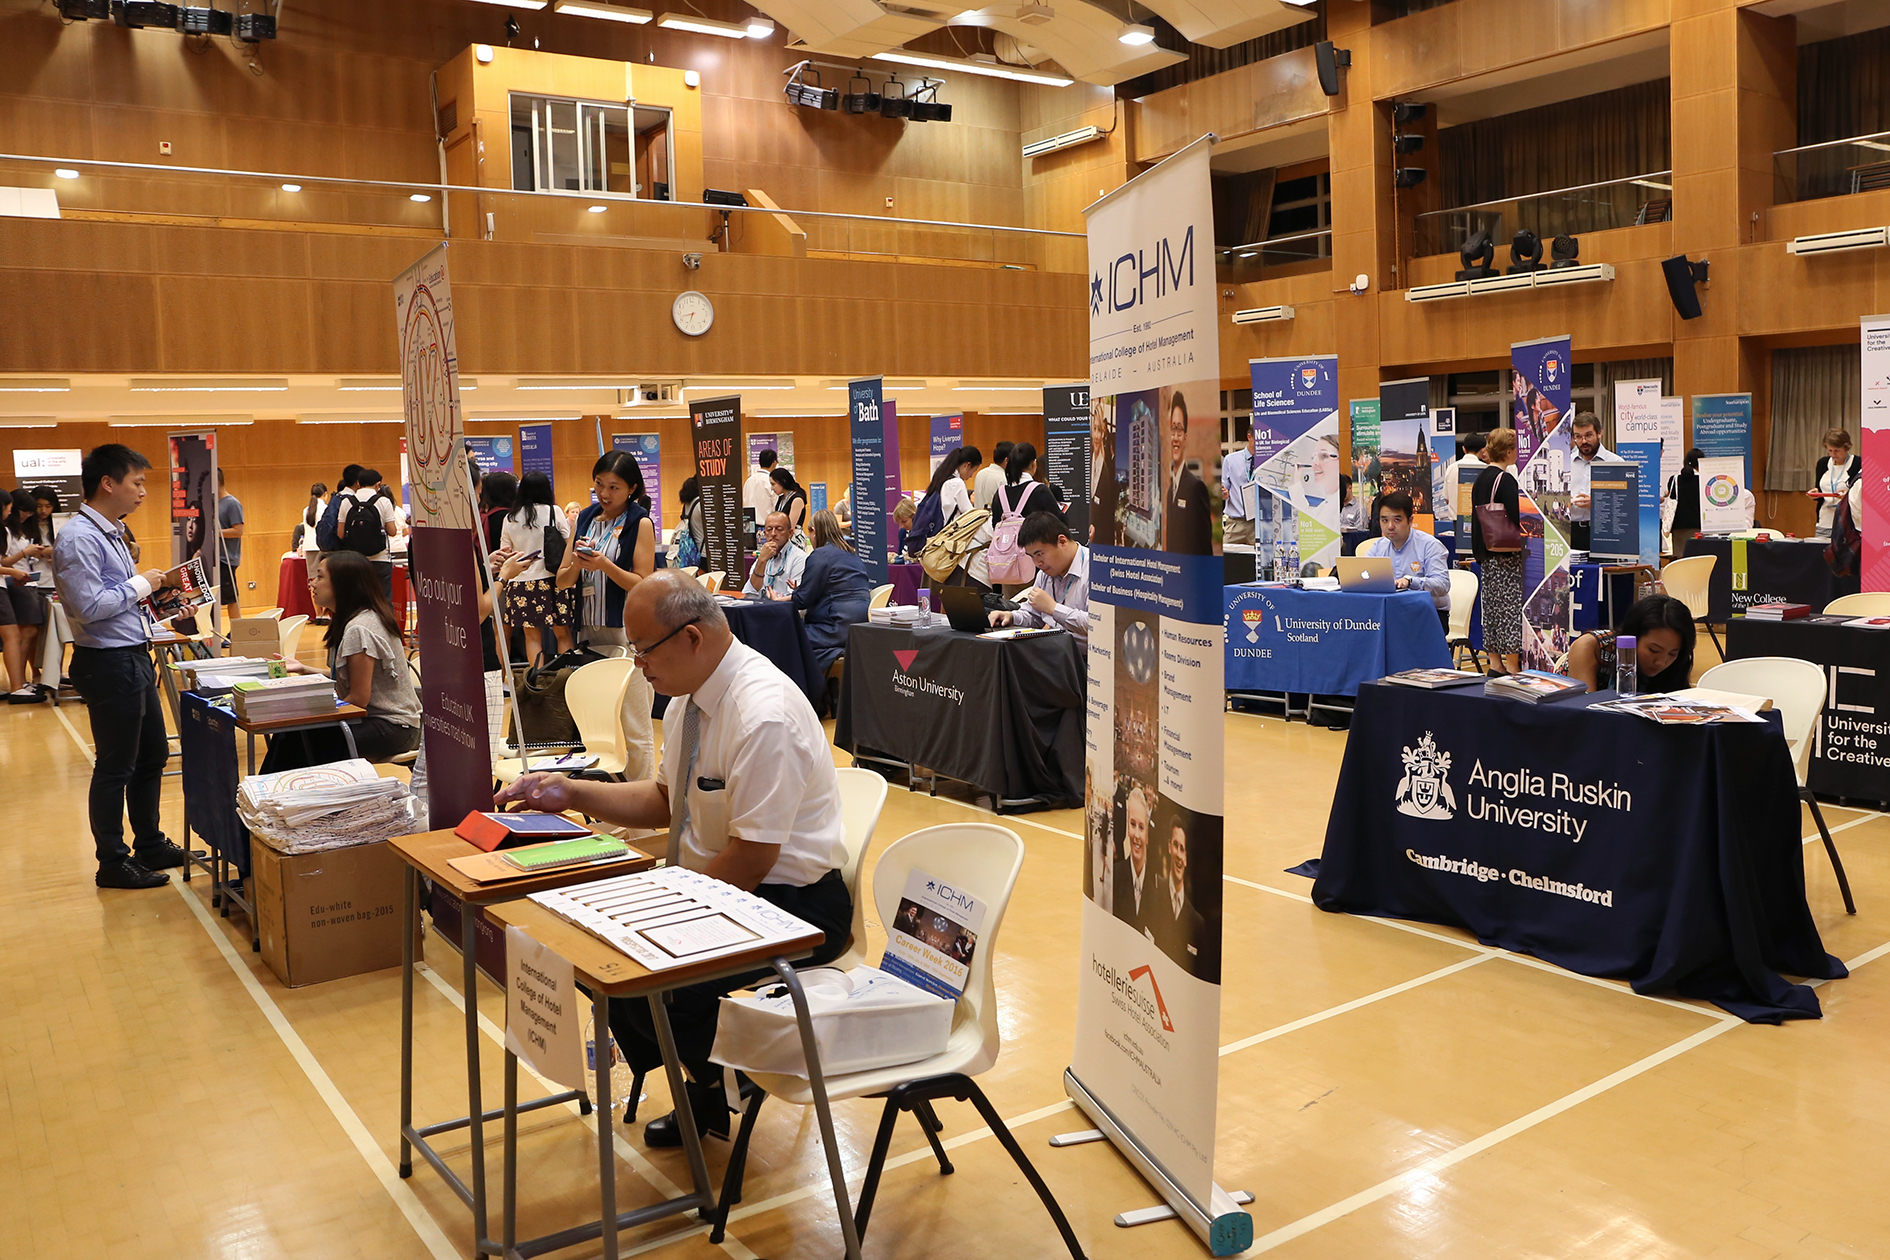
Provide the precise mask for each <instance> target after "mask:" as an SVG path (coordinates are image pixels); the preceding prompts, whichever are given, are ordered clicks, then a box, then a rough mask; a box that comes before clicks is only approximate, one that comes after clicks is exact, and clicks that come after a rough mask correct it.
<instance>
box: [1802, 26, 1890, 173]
mask: <svg viewBox="0 0 1890 1260" xmlns="http://www.w3.org/2000/svg"><path fill="white" fill-rule="evenodd" d="M1886 130H1890V26H1885V27H1879V28H1878V29H1876V30H1874V31H1864V32H1862V33H1860V34H1857V35H1846V36H1845V37H1844V38H1842V39H1827V40H1823V41H1822V42H1820V43H1816V44H1806V45H1804V46H1803V47H1802V48H1800V49H1799V50H1798V143H1799V144H1823V143H1824V142H1825V141H1827V140H1844V139H1847V138H1849V137H1851V136H1866V135H1870V134H1872V133H1873V132H1878V131H1886Z"/></svg>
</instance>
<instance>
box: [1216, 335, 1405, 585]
mask: <svg viewBox="0 0 1890 1260" xmlns="http://www.w3.org/2000/svg"><path fill="white" fill-rule="evenodd" d="M1338 368H1339V360H1338V359H1337V358H1335V357H1334V356H1332V355H1317V356H1314V357H1312V358H1304V359H1252V360H1249V361H1248V364H1247V372H1248V375H1249V377H1251V379H1252V381H1253V431H1254V461H1255V464H1254V483H1255V484H1256V485H1257V486H1258V488H1259V493H1258V494H1256V495H1255V496H1254V498H1255V503H1254V522H1253V549H1254V563H1255V565H1256V566H1258V569H1259V572H1260V574H1261V575H1262V576H1265V577H1272V578H1275V579H1284V578H1289V577H1297V576H1299V571H1300V566H1301V565H1303V564H1305V563H1306V562H1307V561H1308V560H1312V561H1316V562H1318V563H1319V564H1320V565H1321V566H1326V565H1330V564H1331V563H1332V562H1333V560H1334V559H1336V558H1337V557H1338V554H1339V509H1340V508H1341V507H1343V506H1345V505H1344V503H1343V502H1341V500H1340V498H1339V474H1340V473H1341V472H1342V471H1343V469H1341V467H1340V461H1339V375H1338ZM1372 406H1373V409H1374V418H1375V415H1376V408H1377V404H1376V403H1374V404H1372ZM1355 423H1356V421H1355ZM1372 436H1373V445H1372V459H1373V462H1374V464H1376V461H1377V458H1378V450H1377V427H1376V425H1375V424H1374V426H1373V435H1372ZM1354 437H1355V439H1356V430H1354ZM1354 449H1355V450H1356V449H1358V448H1356V447H1355V448H1354Z"/></svg>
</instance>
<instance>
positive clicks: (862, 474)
mask: <svg viewBox="0 0 1890 1260" xmlns="http://www.w3.org/2000/svg"><path fill="white" fill-rule="evenodd" d="M884 383H885V382H884V381H882V380H881V379H880V378H879V377H877V376H873V377H867V378H865V379H862V380H857V381H848V382H847V415H848V417H849V420H848V423H849V425H850V426H851V428H852V437H853V550H854V552H855V553H856V554H858V556H859V557H860V563H861V564H862V565H864V566H865V567H866V577H867V580H868V581H870V582H871V583H873V585H875V586H878V585H880V584H881V583H883V582H884V581H885V580H886V539H887V537H888V535H887V533H886V523H887V517H886V514H887V511H888V510H889V507H890V500H889V499H888V498H887V494H886V464H887V457H886V412H885V409H884V407H883V406H882V403H883V402H884V398H883V396H882V386H883V385H884Z"/></svg>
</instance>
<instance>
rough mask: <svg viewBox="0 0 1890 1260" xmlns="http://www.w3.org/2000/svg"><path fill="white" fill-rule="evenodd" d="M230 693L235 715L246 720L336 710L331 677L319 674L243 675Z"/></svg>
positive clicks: (333, 685) (322, 714)
mask: <svg viewBox="0 0 1890 1260" xmlns="http://www.w3.org/2000/svg"><path fill="white" fill-rule="evenodd" d="M230 696H231V700H232V703H233V705H234V708H235V710H236V716H237V717H239V718H241V719H243V720H244V721H245V722H276V721H281V720H283V719H285V718H305V717H325V716H327V715H328V714H330V713H333V712H334V711H335V683H334V680H333V679H331V678H328V677H326V676H324V675H322V674H297V675H295V676H293V677H289V678H244V679H242V680H240V681H239V682H237V684H236V686H235V687H234V688H233V689H232V690H231V692H230Z"/></svg>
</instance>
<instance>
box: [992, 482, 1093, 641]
mask: <svg viewBox="0 0 1890 1260" xmlns="http://www.w3.org/2000/svg"><path fill="white" fill-rule="evenodd" d="M1017 543H1018V545H1019V546H1021V547H1022V548H1023V549H1024V554H1025V555H1027V556H1029V557H1030V560H1031V563H1032V564H1034V565H1036V566H1037V577H1036V579H1035V580H1034V581H1033V582H1032V583H1031V585H1030V589H1029V590H1027V591H1025V592H1024V602H1023V603H1022V604H1021V605H1019V606H1018V607H1016V608H1014V609H1007V610H1004V611H1001V612H993V613H992V614H991V615H990V621H991V624H992V625H994V626H1055V627H1058V628H1059V629H1063V630H1068V631H1069V632H1070V633H1071V634H1072V635H1075V636H1076V645H1077V647H1079V648H1081V649H1083V650H1085V651H1087V650H1088V649H1089V548H1088V547H1085V546H1083V545H1082V544H1080V543H1078V542H1077V541H1076V540H1075V539H1074V538H1072V537H1070V527H1069V525H1068V523H1066V522H1065V521H1064V520H1063V519H1062V518H1061V517H1059V516H1057V515H1056V514H1055V513H1054V512H1032V513H1031V514H1030V516H1029V517H1027V518H1026V519H1025V521H1024V524H1023V526H1022V527H1021V528H1020V529H1019V530H1018V531H1017Z"/></svg>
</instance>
